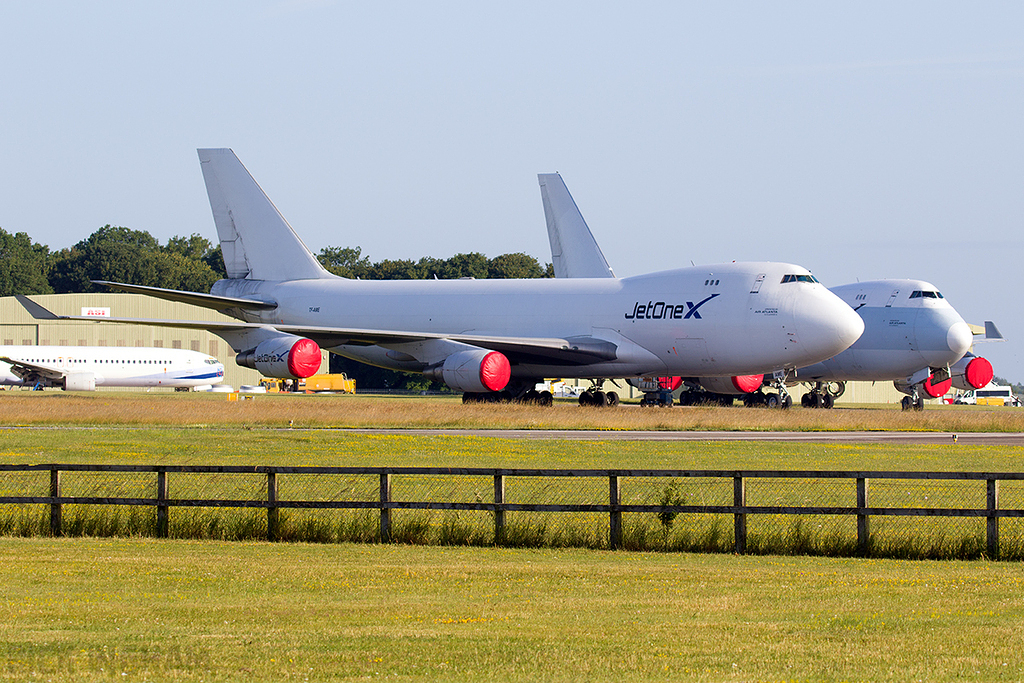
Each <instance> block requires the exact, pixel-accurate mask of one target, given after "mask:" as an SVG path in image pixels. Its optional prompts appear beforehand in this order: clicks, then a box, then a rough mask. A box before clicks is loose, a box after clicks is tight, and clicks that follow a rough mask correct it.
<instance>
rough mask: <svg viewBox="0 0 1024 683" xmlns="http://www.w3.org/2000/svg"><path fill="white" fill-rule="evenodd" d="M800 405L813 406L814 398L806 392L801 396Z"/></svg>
mask: <svg viewBox="0 0 1024 683" xmlns="http://www.w3.org/2000/svg"><path fill="white" fill-rule="evenodd" d="M800 405H801V406H802V407H804V408H813V407H814V399H812V398H811V395H810V394H804V395H803V396H801V397H800Z"/></svg>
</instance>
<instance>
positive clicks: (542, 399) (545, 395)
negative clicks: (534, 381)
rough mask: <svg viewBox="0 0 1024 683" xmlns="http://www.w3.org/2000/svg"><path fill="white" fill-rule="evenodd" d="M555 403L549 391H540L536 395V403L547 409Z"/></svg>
mask: <svg viewBox="0 0 1024 683" xmlns="http://www.w3.org/2000/svg"><path fill="white" fill-rule="evenodd" d="M554 402H555V397H554V396H552V395H551V392H550V391H542V392H540V393H539V394H537V403H538V404H539V405H542V406H544V407H545V408H547V407H548V406H550V405H551V404H552V403H554Z"/></svg>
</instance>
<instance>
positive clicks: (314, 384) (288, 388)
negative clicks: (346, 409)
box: [260, 372, 356, 394]
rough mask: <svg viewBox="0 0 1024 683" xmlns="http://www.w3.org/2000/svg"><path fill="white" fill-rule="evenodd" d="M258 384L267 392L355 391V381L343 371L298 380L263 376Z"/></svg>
mask: <svg viewBox="0 0 1024 683" xmlns="http://www.w3.org/2000/svg"><path fill="white" fill-rule="evenodd" d="M260 386H261V387H263V388H265V389H266V390H267V393H268V394H287V393H296V394H312V393H314V392H317V391H335V392H338V393H342V394H354V393H356V381H355V380H354V379H349V378H348V375H346V374H345V373H343V372H342V373H338V374H334V375H313V376H312V377H307V378H306V379H299V380H294V379H272V378H264V379H261V380H260Z"/></svg>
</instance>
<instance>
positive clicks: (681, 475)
mask: <svg viewBox="0 0 1024 683" xmlns="http://www.w3.org/2000/svg"><path fill="white" fill-rule="evenodd" d="M40 471H44V472H45V471H48V472H49V479H50V490H49V495H42V496H39V495H37V496H31V495H29V496H24V495H7V496H0V504H43V505H49V506H50V531H51V533H52V534H53V535H55V536H57V535H60V534H61V533H62V506H64V505H71V504H73V505H138V506H151V507H155V508H156V514H157V533H158V535H160V536H162V537H166V536H167V533H168V511H169V509H170V508H172V507H190V508H218V507H220V508H265V509H266V511H267V537H268V539H269V540H276V539H277V537H278V527H279V513H280V510H281V509H286V508H304V509H373V510H379V513H380V539H381V540H382V541H384V542H387V541H389V540H390V539H391V528H392V526H391V512H392V510H478V511H488V512H491V513H493V516H494V538H495V541H496V542H500V541H501V539H503V538H504V534H505V515H506V513H507V512H514V511H527V512H556V513H559V512H596V513H604V514H607V515H608V530H609V536H608V538H609V544H610V546H611V548H613V549H617V548H621V547H622V515H623V513H651V514H659V513H661V514H665V513H668V514H672V513H675V514H683V513H691V514H717V515H723V514H725V515H732V516H733V531H734V535H733V539H734V550H735V552H737V553H744V552H745V551H746V544H747V516H748V515H855V516H856V518H857V541H858V545H859V547H860V549H861V550H865V551H866V550H867V548H868V543H869V537H870V521H871V518H872V517H877V516H911V517H973V518H982V517H984V518H985V519H986V520H987V524H986V543H987V552H988V556H989V557H990V558H997V557H998V556H999V520H1000V519H1002V518H1004V517H1024V509H1002V508H1000V507H999V489H1000V483H1001V482H1009V481H1016V482H1020V481H1024V473H991V472H834V471H786V470H743V471H733V470H549V469H494V468H436V467H273V466H256V467H242V466H202V465H195V466H194V465H180V466H176V465H53V464H46V465H7V464H0V474H2V473H5V472H40ZM65 472H108V473H116V472H123V473H152V474H154V475H155V481H154V482H153V489H152V490H153V492H154V494H155V495H154V497H151V498H148V497H147V498H135V497H96V496H67V495H63V494H62V492H61V473H65ZM183 473H192V474H249V475H252V474H258V475H262V476H265V477H266V495H265V497H262V498H259V499H256V498H247V499H241V500H237V499H234V500H229V499H223V498H214V499H191V498H174V497H170V496H169V495H168V478H169V476H170V475H175V474H183ZM284 474H306V475H309V474H315V475H372V476H374V477H379V479H380V491H379V496H378V497H377V499H376V500H281V499H279V497H278V481H277V478H278V476H279V475H284ZM396 475H412V476H417V475H426V476H434V477H437V476H442V477H448V476H476V477H481V476H484V477H488V478H493V482H494V489H493V501H492V502H431V501H412V500H401V501H396V500H393V498H392V492H391V479H392V477H393V476H396ZM509 477H541V478H543V477H548V478H551V477H554V478H562V477H570V478H580V479H584V478H588V479H594V478H599V479H604V480H607V483H608V497H607V502H606V503H593V504H559V503H516V502H509V501H507V500H506V496H505V482H506V479H507V478H509ZM631 478H648V479H654V478H660V479H690V478H701V479H723V480H729V479H731V480H732V504H731V505H663V504H643V505H629V504H623V503H622V502H621V490H622V483H623V482H624V481H626V480H629V479H631ZM772 479H798V480H799V479H807V480H822V479H827V480H848V481H849V480H855V482H856V500H855V501H853V500H851V501H850V502H851V503H852V504H851V505H848V506H824V507H822V506H800V505H767V506H766V505H748V504H747V493H746V491H747V485H748V483H749V482H751V481H755V480H772ZM873 480H876V481H877V480H928V481H937V480H946V481H968V482H978V484H979V486H978V489H977V500H978V503H979V505H977V506H968V507H910V506H908V507H872V506H871V504H870V496H869V491H870V490H869V483H870V482H871V481H873ZM982 482H984V487H982V486H981V485H980V484H981V483H982ZM982 501H983V502H984V504H983V505H982V504H981V503H982Z"/></svg>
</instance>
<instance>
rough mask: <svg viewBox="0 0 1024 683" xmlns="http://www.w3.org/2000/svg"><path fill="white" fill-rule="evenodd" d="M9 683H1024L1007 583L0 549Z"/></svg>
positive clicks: (410, 559)
mask: <svg viewBox="0 0 1024 683" xmlns="http://www.w3.org/2000/svg"><path fill="white" fill-rule="evenodd" d="M0 580H2V581H3V585H4V591H3V593H2V597H0V659H2V664H0V677H2V678H4V679H5V680H18V681H23V680H24V681H28V680H49V681H111V680H125V681H270V680H298V681H304V680H309V681H326V680H365V679H397V680H409V681H416V680H423V681H427V680H431V681H433V680H445V681H447V680H457V681H537V680H544V681H579V680H588V681H625V680H629V681H669V680H672V681H676V680H685V681H867V680H871V681H918V680H922V681H961V680H972V681H1017V680H1021V679H1022V678H1024V647H1022V645H1024V630H1022V629H1021V624H1022V620H1024V574H1022V572H1021V569H1020V567H1019V566H1017V565H1009V564H991V563H960V562H941V563H934V562H899V561H872V560H834V559H810V558H803V557H795V558H764V557H760V558H751V557H734V556H728V555H725V556H722V555H718V556H714V555H685V554H629V553H611V552H594V551H565V550H562V551H554V550H549V551H537V550H500V549H467V548H423V547H411V546H379V545H334V546H310V545H301V544H275V545H270V544H265V543H215V542H202V543H196V542H174V541H162V542H158V541H152V540H117V541H111V540H88V539H74V540H68V539H65V540H21V539H6V540H4V541H2V542H0Z"/></svg>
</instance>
